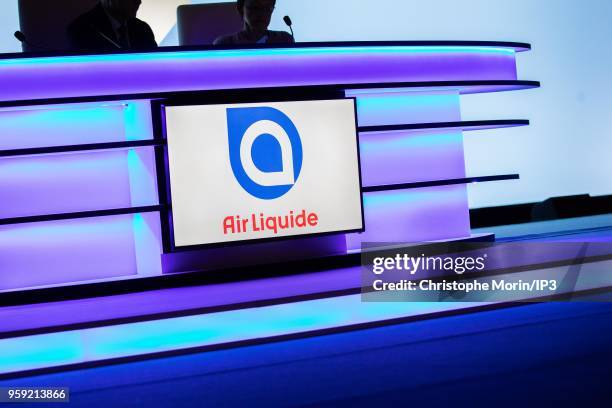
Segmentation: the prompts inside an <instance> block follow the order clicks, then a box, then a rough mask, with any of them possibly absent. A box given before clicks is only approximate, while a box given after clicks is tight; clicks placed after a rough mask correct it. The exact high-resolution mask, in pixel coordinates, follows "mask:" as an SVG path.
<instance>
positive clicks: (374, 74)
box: [0, 46, 517, 101]
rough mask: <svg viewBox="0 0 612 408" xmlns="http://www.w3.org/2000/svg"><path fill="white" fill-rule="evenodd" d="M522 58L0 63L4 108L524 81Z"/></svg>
mask: <svg viewBox="0 0 612 408" xmlns="http://www.w3.org/2000/svg"><path fill="white" fill-rule="evenodd" d="M515 55H516V53H515V50H514V49H512V48H498V47H488V48H487V47H466V46H456V47H451V46H445V47H415V46H362V47H312V48H286V49H254V50H232V51H227V50H218V51H176V52H159V53H148V54H119V55H97V56H72V57H47V58H31V59H13V60H10V59H9V60H1V61H0V89H2V90H3V92H2V95H1V96H0V100H1V101H18V100H32V99H46V98H65V97H80V96H101V95H118V94H123V95H125V94H141V93H147V92H175V91H190V90H218V89H242V88H258V87H283V86H308V85H326V84H329V85H335V84H347V83H348V84H359V83H381V84H383V83H389V82H419V81H453V80H456V81H464V80H516V78H517V74H516V61H515Z"/></svg>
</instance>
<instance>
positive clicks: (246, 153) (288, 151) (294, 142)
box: [227, 107, 302, 200]
mask: <svg viewBox="0 0 612 408" xmlns="http://www.w3.org/2000/svg"><path fill="white" fill-rule="evenodd" d="M227 128H228V137H229V156H230V163H231V165H232V171H233V172H234V176H235V177H236V180H237V181H238V183H240V185H241V186H242V188H244V189H245V190H246V191H247V192H248V193H249V194H251V195H252V196H254V197H257V198H260V199H263V200H272V199H275V198H279V197H281V196H283V195H285V194H287V192H289V190H291V188H292V187H293V185H294V184H295V182H296V181H297V179H298V178H299V176H300V171H301V170H302V142H301V140H300V135H299V133H298V130H297V129H296V127H295V125H294V124H293V122H292V121H291V119H289V117H288V116H287V115H285V114H284V113H283V112H281V111H279V110H278V109H274V108H270V107H257V108H229V109H227Z"/></svg>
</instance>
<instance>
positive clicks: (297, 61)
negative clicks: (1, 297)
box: [0, 42, 539, 291]
mask: <svg viewBox="0 0 612 408" xmlns="http://www.w3.org/2000/svg"><path fill="white" fill-rule="evenodd" d="M529 48H530V47H529V45H527V44H517V43H491V42H408V43H344V44H304V45H301V46H299V47H295V48H251V49H230V50H227V49H188V50H186V49H180V48H179V49H176V48H170V49H164V50H162V51H160V52H155V53H126V54H112V55H73V56H48V57H34V58H24V57H22V56H20V57H17V56H15V57H14V58H11V57H9V58H4V59H2V60H0V89H1V90H2V91H1V94H0V135H1V139H0V197H2V206H1V207H0V291H15V290H23V289H28V288H37V287H47V286H57V285H59V286H62V285H74V284H76V283H85V282H88V283H91V282H99V281H109V280H117V279H119V280H122V279H132V278H139V277H154V276H159V275H162V274H167V273H177V272H187V271H197V270H199V271H201V270H212V269H220V268H223V267H231V266H246V265H250V264H258V263H264V262H282V261H291V260H300V259H309V258H317V257H325V256H338V255H343V254H347V253H351V252H355V251H359V249H360V247H361V243H362V242H424V241H439V240H456V239H465V238H469V237H470V222H469V208H468V198H467V186H466V184H468V183H471V182H480V181H495V180H508V179H516V178H518V175H512V174H511V175H488V174H487V175H482V177H477V178H466V173H465V163H464V151H463V133H464V132H465V131H471V130H479V129H491V128H499V127H510V126H522V125H527V124H528V121H527V120H495V121H488V120H482V121H476V122H464V121H461V113H460V95H462V94H470V93H481V92H497V91H509V90H520V89H527V88H533V87H537V86H539V84H538V83H537V82H533V81H521V80H518V79H517V70H516V55H517V53H518V52H523V51H527V50H529ZM329 92H341V93H343V94H345V95H346V96H348V97H356V98H357V116H358V131H359V145H360V156H361V172H362V185H363V188H362V190H363V202H364V216H365V232H364V233H353V234H338V235H334V236H330V237H320V238H301V239H298V240H287V241H285V242H276V243H266V244H251V245H245V246H243V247H233V248H229V249H223V248H221V249H218V250H205V251H203V250H200V251H192V252H189V253H174V254H172V253H166V254H164V252H168V251H164V245H163V239H162V236H163V235H164V234H163V233H162V230H163V228H161V226H160V213H163V212H164V211H166V210H167V209H168V202H166V201H167V200H166V198H165V196H164V194H163V188H158V184H159V183H158V180H161V179H160V174H158V173H159V172H160V170H159V168H160V166H156V159H157V160H158V161H159V158H160V156H159V155H158V156H157V158H156V154H155V152H156V149H157V150H161V149H164V146H163V140H161V139H160V138H158V137H156V130H155V126H154V125H153V123H154V120H153V119H154V118H153V117H152V116H154V115H152V110H151V100H155V99H163V98H166V97H175V96H177V95H180V96H185V97H189V96H193V95H196V94H197V95H198V97H200V98H202V97H204V98H206V97H207V96H210V97H213V96H214V97H216V98H219V97H221V98H225V99H226V100H227V101H229V102H231V101H232V99H233V98H236V97H237V96H239V95H240V96H243V95H245V94H252V95H257V96H258V97H259V98H263V99H265V98H266V97H268V96H269V98H270V99H271V100H274V98H275V97H277V96H278V95H282V96H283V98H285V99H291V98H292V97H295V98H301V99H304V98H308V97H309V96H312V97H316V95H319V94H321V93H329ZM483 119H484V118H483ZM158 191H159V192H162V194H159V193H158ZM230 259H231V260H233V261H230ZM232 262H233V263H232Z"/></svg>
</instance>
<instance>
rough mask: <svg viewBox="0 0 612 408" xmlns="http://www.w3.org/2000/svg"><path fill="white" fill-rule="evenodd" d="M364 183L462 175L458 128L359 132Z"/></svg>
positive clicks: (459, 131)
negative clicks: (360, 133)
mask: <svg viewBox="0 0 612 408" xmlns="http://www.w3.org/2000/svg"><path fill="white" fill-rule="evenodd" d="M359 150H360V154H361V175H362V182H363V186H364V187H371V186H380V185H389V184H403V183H416V182H421V181H436V180H448V179H459V178H465V160H464V155H463V133H462V132H461V130H460V129H446V130H430V131H399V132H380V133H367V134H362V135H360V136H359Z"/></svg>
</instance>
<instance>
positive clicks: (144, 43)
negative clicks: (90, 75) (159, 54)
mask: <svg viewBox="0 0 612 408" xmlns="http://www.w3.org/2000/svg"><path fill="white" fill-rule="evenodd" d="M140 4H141V0H100V1H99V2H98V4H97V5H96V6H95V7H94V8H93V9H92V10H90V11H88V12H87V13H85V14H83V15H81V16H80V17H78V18H77V19H76V20H74V21H73V22H72V23H71V24H70V26H68V37H69V38H70V41H71V43H72V48H73V49H75V50H88V51H113V50H120V49H121V50H148V49H153V48H156V47H157V43H156V42H155V35H154V34H153V30H151V27H149V25H148V24H147V23H145V22H144V21H142V20H139V19H137V18H136V13H137V12H138V9H139V8H140Z"/></svg>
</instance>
